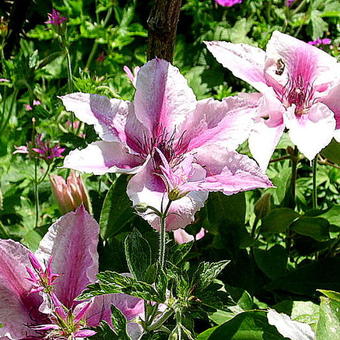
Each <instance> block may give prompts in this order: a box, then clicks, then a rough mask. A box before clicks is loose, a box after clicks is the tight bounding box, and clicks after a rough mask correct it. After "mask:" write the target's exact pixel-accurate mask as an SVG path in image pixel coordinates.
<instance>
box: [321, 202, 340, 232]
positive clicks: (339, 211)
mask: <svg viewBox="0 0 340 340" xmlns="http://www.w3.org/2000/svg"><path fill="white" fill-rule="evenodd" d="M318 217H322V218H324V219H326V220H327V221H328V222H329V223H330V224H334V225H335V226H337V227H340V205H333V206H332V207H331V208H330V209H329V210H327V211H326V212H324V213H322V214H320V215H318Z"/></svg>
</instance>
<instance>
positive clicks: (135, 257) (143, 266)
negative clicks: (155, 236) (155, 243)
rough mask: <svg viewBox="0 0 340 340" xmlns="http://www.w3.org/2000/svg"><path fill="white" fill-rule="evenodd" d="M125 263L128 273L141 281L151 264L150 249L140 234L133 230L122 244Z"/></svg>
mask: <svg viewBox="0 0 340 340" xmlns="http://www.w3.org/2000/svg"><path fill="white" fill-rule="evenodd" d="M124 248H125V256H126V262H127V265H128V267H129V271H130V273H131V274H132V275H133V276H134V278H135V279H137V280H143V279H144V276H145V273H146V270H147V268H148V267H149V266H150V264H151V248H150V245H149V242H148V241H147V240H145V239H144V238H143V236H142V235H141V233H140V232H139V231H138V230H137V229H134V230H133V231H132V232H131V233H130V234H129V235H128V236H127V237H126V239H125V242H124Z"/></svg>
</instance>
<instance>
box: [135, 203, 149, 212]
mask: <svg viewBox="0 0 340 340" xmlns="http://www.w3.org/2000/svg"><path fill="white" fill-rule="evenodd" d="M134 209H135V210H136V211H137V212H138V213H140V214H143V213H145V212H146V211H147V210H148V209H149V207H148V205H147V204H146V203H138V204H136V205H135V206H134Z"/></svg>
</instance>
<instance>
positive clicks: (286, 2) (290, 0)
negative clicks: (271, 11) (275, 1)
mask: <svg viewBox="0 0 340 340" xmlns="http://www.w3.org/2000/svg"><path fill="white" fill-rule="evenodd" d="M295 1H296V0H286V1H285V5H286V6H287V7H290V6H291V5H293V3H294V2H295Z"/></svg>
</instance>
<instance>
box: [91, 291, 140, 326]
mask: <svg viewBox="0 0 340 340" xmlns="http://www.w3.org/2000/svg"><path fill="white" fill-rule="evenodd" d="M112 305H114V306H115V307H116V308H118V309H119V310H120V311H121V312H122V313H123V314H124V315H125V317H126V319H127V320H128V321H129V320H132V319H134V318H136V317H138V316H142V315H144V301H143V300H141V299H139V298H136V297H133V296H130V295H126V294H108V295H101V296H96V297H95V298H94V299H93V303H92V305H91V307H90V308H89V310H88V313H87V318H86V322H87V324H88V325H89V326H90V327H96V326H98V325H99V323H100V322H101V321H102V320H105V321H106V322H108V323H109V324H110V325H112V322H111V306H112Z"/></svg>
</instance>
